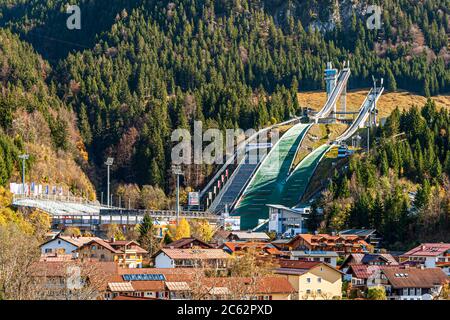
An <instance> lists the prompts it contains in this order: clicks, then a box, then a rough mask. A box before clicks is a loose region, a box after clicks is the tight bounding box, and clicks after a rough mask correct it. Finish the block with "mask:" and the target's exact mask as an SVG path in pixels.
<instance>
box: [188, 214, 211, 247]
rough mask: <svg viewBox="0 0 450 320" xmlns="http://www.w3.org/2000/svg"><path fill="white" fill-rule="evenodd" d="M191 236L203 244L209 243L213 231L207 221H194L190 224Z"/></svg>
mask: <svg viewBox="0 0 450 320" xmlns="http://www.w3.org/2000/svg"><path fill="white" fill-rule="evenodd" d="M191 235H192V236H193V237H196V238H198V239H200V240H202V241H204V242H209V241H211V239H212V237H213V235H214V229H213V227H212V226H211V225H210V224H209V222H208V221H207V220H204V219H201V220H194V221H192V222H191Z"/></svg>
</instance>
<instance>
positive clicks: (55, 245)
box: [40, 234, 102, 257]
mask: <svg viewBox="0 0 450 320" xmlns="http://www.w3.org/2000/svg"><path fill="white" fill-rule="evenodd" d="M92 240H102V239H100V238H97V237H81V236H63V235H61V234H58V235H57V236H56V237H54V238H52V239H50V240H48V241H46V242H44V243H43V244H41V245H40V248H41V254H42V255H62V254H72V255H73V256H74V257H76V250H77V249H78V248H79V247H81V246H82V245H84V244H86V243H88V242H91V241H92Z"/></svg>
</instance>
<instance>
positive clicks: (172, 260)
mask: <svg viewBox="0 0 450 320" xmlns="http://www.w3.org/2000/svg"><path fill="white" fill-rule="evenodd" d="M153 257H154V261H155V268H199V267H202V268H203V267H204V268H214V269H225V268H226V267H227V266H228V262H229V260H230V258H231V256H230V255H229V254H228V253H226V252H225V251H223V250H222V249H200V248H199V249H193V248H192V249H171V248H162V249H161V250H159V251H158V252H157V253H156V254H155V255H154V256H153Z"/></svg>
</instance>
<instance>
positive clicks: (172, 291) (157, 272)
mask: <svg viewBox="0 0 450 320" xmlns="http://www.w3.org/2000/svg"><path fill="white" fill-rule="evenodd" d="M193 272H194V270H193V269H158V268H142V269H127V268H120V267H119V268H117V272H116V273H115V274H114V276H112V277H110V278H109V279H108V287H107V289H106V290H105V292H104V296H103V298H104V299H105V300H113V299H116V298H117V297H128V298H129V299H132V298H134V299H158V300H181V299H189V297H190V287H189V284H188V283H189V282H190V281H191V279H193Z"/></svg>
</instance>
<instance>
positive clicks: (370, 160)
mask: <svg viewBox="0 0 450 320" xmlns="http://www.w3.org/2000/svg"><path fill="white" fill-rule="evenodd" d="M449 130H450V114H449V111H448V109H440V110H438V109H437V108H436V106H435V104H434V103H433V102H432V101H431V100H430V101H428V102H427V104H426V105H425V106H423V107H422V108H417V107H414V108H412V109H411V110H409V111H405V112H402V113H400V112H399V110H398V109H397V110H395V111H394V112H393V113H392V115H391V116H390V117H389V118H388V119H387V123H386V125H385V126H384V127H380V128H378V129H377V130H376V131H375V132H373V134H374V138H373V141H372V145H373V147H372V152H371V153H370V155H369V156H358V155H356V156H353V157H352V158H351V161H350V164H349V170H348V171H347V172H346V173H345V174H338V173H337V172H336V173H335V176H334V178H333V180H332V183H331V184H330V186H329V188H328V190H327V191H325V192H324V193H323V196H322V198H321V199H320V201H319V205H320V206H323V207H324V216H323V217H320V216H319V215H318V213H317V212H316V211H315V212H314V214H313V219H311V220H310V227H311V228H312V229H313V230H316V229H317V228H318V229H321V230H323V231H339V230H342V229H345V228H375V229H377V230H378V231H380V232H381V234H383V235H384V240H385V242H386V245H387V246H388V247H391V248H393V249H405V248H407V247H408V246H409V247H410V246H413V245H415V244H417V243H420V242H422V243H424V242H440V241H444V242H448V241H450V234H449V230H450V215H449V212H450V181H449V176H450V150H449V149H450V146H449V137H448V133H449ZM410 195H413V197H410Z"/></svg>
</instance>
